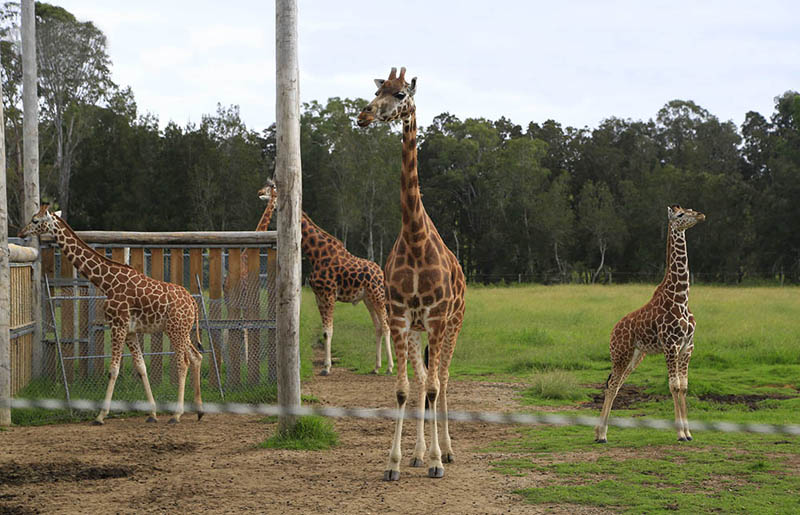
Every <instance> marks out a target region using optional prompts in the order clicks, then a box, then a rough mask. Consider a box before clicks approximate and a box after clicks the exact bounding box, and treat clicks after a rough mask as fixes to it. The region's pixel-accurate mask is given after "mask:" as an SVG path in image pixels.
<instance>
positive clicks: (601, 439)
mask: <svg viewBox="0 0 800 515" xmlns="http://www.w3.org/2000/svg"><path fill="white" fill-rule="evenodd" d="M594 442H595V443H608V440H606V439H605V438H596V439H595V441H594Z"/></svg>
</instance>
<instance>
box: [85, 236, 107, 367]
mask: <svg viewBox="0 0 800 515" xmlns="http://www.w3.org/2000/svg"><path fill="white" fill-rule="evenodd" d="M94 250H95V251H96V252H97V253H98V254H100V255H101V256H105V255H106V249H104V248H102V247H95V249H94ZM90 291H93V292H94V293H95V295H98V296H100V295H105V292H103V291H101V290H100V289H98V288H91V289H90ZM89 306H90V308H89V309H90V310H92V313H91V316H90V318H91V322H90V323H91V324H92V325H97V326H101V325H102V324H104V322H105V319H106V313H105V301H103V300H98V299H95V300H92V301H89ZM89 338H90V340H91V342H90V352H91V354H92V355H93V356H101V355H103V354H105V347H106V332H105V329H104V328H101V327H96V328H94V329H93V330H92V334H91V335H90V336H89ZM105 370H106V367H105V359H104V358H92V359H90V360H89V373H90V374H91V375H92V376H94V377H100V376H102V375H103V374H104V373H105Z"/></svg>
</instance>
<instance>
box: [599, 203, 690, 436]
mask: <svg viewBox="0 0 800 515" xmlns="http://www.w3.org/2000/svg"><path fill="white" fill-rule="evenodd" d="M667 219H668V224H669V227H668V230H669V234H668V235H667V267H666V272H665V273H664V279H663V280H662V281H661V284H659V285H658V287H657V288H656V291H655V293H653V298H652V299H650V302H648V303H647V304H645V305H644V306H642V307H641V308H639V309H637V310H636V311H633V312H631V313H628V314H627V315H625V316H624V317H622V320H620V321H619V322H617V325H615V326H614V329H613V331H612V332H611V344H610V349H611V374H610V375H609V376H608V381H606V389H605V400H604V402H603V411H602V412H601V414H600V423H599V424H598V425H597V427H595V429H594V434H595V441H596V442H598V443H606V441H607V440H606V433H607V431H608V417H609V414H610V413H611V406H612V405H613V404H614V398H615V397H616V396H617V392H619V389H620V387H621V386H622V383H623V382H624V381H625V378H627V377H628V375H629V374H630V373H631V372H633V370H634V369H635V368H636V367H637V366H638V365H639V363H641V361H642V359H644V356H645V354H647V353H654V352H655V353H663V354H664V357H665V358H666V360H667V373H668V375H669V391H670V393H672V401H673V403H674V405H675V427H676V429H677V431H678V440H679V441H686V440H691V439H692V434H691V433H690V432H689V421H688V418H687V412H686V390H687V388H688V385H689V379H688V376H689V360H690V359H691V358H692V350H693V349H694V328H695V320H694V315H692V312H691V311H689V258H688V255H687V253H686V229H688V228H690V227H693V226H694V225H695V224H696V223H697V222H702V221H703V220H705V219H706V216H705V215H704V214H703V213H699V212H697V211H694V210H692V209H683V208H681V207H680V206H678V205H673V206H670V207H668V208H667Z"/></svg>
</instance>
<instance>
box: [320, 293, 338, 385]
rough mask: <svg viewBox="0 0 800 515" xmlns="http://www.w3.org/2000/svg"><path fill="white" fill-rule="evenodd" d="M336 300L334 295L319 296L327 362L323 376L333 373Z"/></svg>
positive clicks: (324, 365)
mask: <svg viewBox="0 0 800 515" xmlns="http://www.w3.org/2000/svg"><path fill="white" fill-rule="evenodd" d="M335 303H336V299H335V298H334V297H333V296H332V295H317V307H318V308H319V314H320V316H321V317H322V337H323V339H324V340H325V362H324V363H323V365H322V371H321V372H320V373H319V375H321V376H326V375H328V374H330V373H331V361H332V360H331V338H333V308H334V306H335Z"/></svg>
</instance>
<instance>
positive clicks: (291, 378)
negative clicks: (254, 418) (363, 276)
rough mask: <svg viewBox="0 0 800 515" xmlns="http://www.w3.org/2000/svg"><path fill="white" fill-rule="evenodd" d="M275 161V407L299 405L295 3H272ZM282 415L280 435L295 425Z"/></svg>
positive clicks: (299, 188)
mask: <svg viewBox="0 0 800 515" xmlns="http://www.w3.org/2000/svg"><path fill="white" fill-rule="evenodd" d="M275 54H276V75H277V77H276V89H277V92H276V104H277V106H276V160H275V183H276V186H277V187H278V191H280V192H281V194H280V195H279V196H278V281H277V286H278V288H277V290H278V291H277V293H278V309H277V326H278V329H277V331H278V402H280V404H281V406H284V407H297V406H300V216H301V193H302V175H301V167H300V77H299V75H300V73H299V67H298V62H297V0H276V1H275ZM295 418H296V417H292V416H286V415H284V416H282V417H281V418H280V420H279V422H278V430H279V431H286V430H288V429H290V428H292V427H293V426H294V424H295V421H296V420H295Z"/></svg>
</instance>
